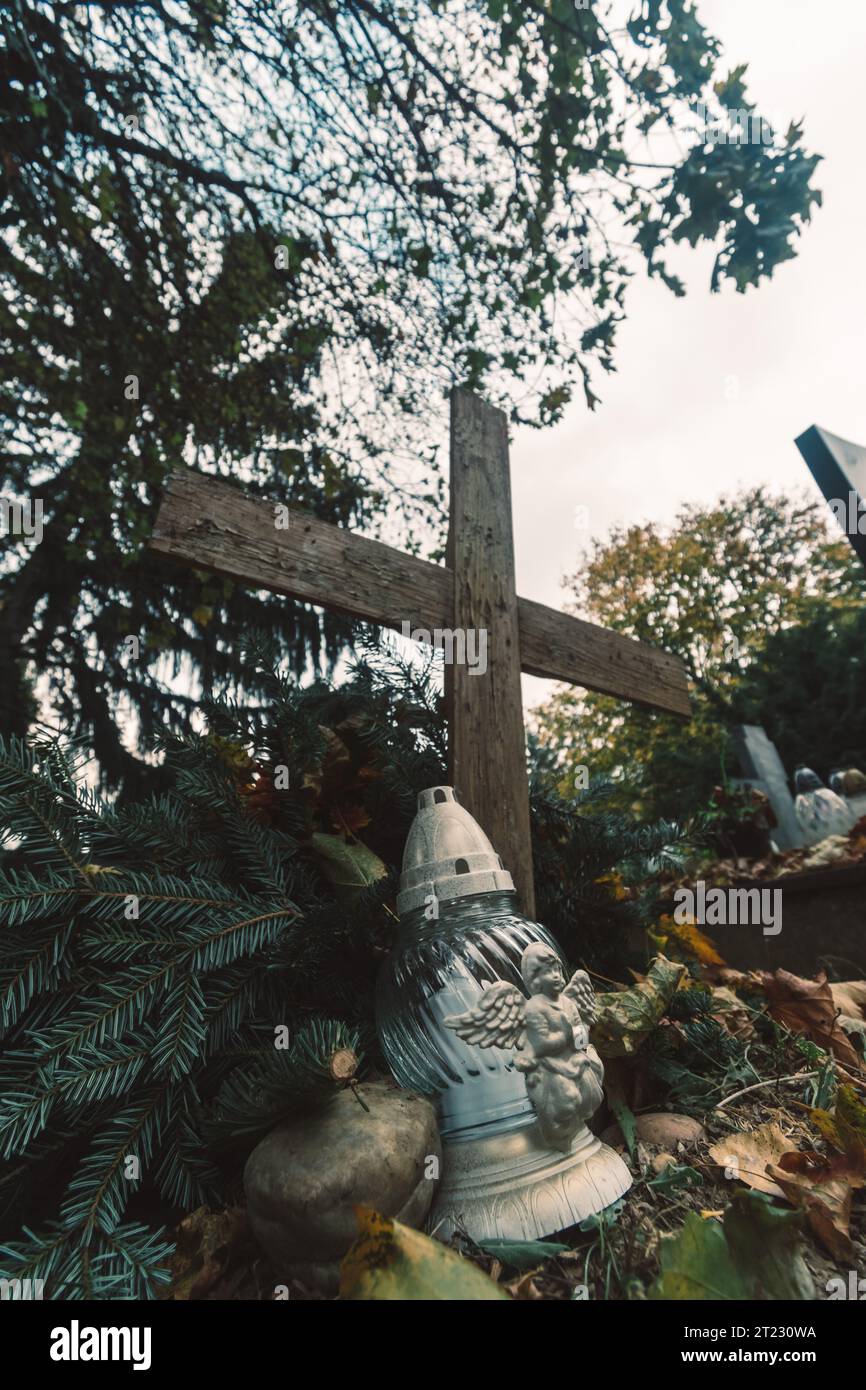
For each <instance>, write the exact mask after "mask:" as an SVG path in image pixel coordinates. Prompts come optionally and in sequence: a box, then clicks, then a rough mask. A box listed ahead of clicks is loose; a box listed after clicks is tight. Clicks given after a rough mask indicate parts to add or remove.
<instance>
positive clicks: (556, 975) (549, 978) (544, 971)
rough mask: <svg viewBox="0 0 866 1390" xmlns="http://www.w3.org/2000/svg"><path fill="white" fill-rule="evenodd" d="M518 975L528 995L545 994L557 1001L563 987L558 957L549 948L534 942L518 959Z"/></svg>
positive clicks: (563, 976) (563, 978) (563, 981)
mask: <svg viewBox="0 0 866 1390" xmlns="http://www.w3.org/2000/svg"><path fill="white" fill-rule="evenodd" d="M520 973H521V975H522V976H523V983H524V984H525V985H526V988H527V989H528V991H529V993H530V994H546V995H547V998H548V999H557V998H558V997H559V995H560V994H561V993H562V990H563V988H564V986H565V975H564V974H563V970H562V964H561V962H560V959H559V956H558V955H557V954H556V952H555V951H553V950H551V948H550V947H549V946H545V945H543V944H542V943H541V942H540V941H535V942H533V944H532V945H531V946H527V948H526V950H525V951H524V952H523V955H522V956H521V958H520Z"/></svg>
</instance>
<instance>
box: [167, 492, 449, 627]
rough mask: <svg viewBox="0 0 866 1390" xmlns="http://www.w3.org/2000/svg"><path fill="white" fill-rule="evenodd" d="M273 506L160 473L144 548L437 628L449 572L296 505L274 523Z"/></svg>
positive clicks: (352, 611) (388, 621)
mask: <svg viewBox="0 0 866 1390" xmlns="http://www.w3.org/2000/svg"><path fill="white" fill-rule="evenodd" d="M275 520H276V513H275V509H274V506H273V505H272V504H271V503H269V502H264V501H262V500H261V498H253V497H246V496H245V495H244V494H243V493H242V492H241V491H240V490H239V489H238V488H237V487H235V486H232V485H231V484H229V483H226V482H224V481H223V480H222V479H219V478H208V477H204V476H203V475H202V474H200V473H193V472H192V471H191V470H189V469H185V470H183V471H179V472H175V473H173V474H172V475H171V476H170V478H169V479H168V483H167V485H166V490H165V494H164V498H163V502H162V505H161V507H160V509H159V514H158V516H157V519H156V525H155V527H154V530H153V536H152V538H151V540H150V542H149V545H150V549H151V550H155V551H158V552H159V553H160V554H162V555H167V556H169V557H171V558H172V559H174V560H178V561H181V562H183V563H185V564H189V565H195V566H196V567H197V568H200V569H212V570H215V571H216V572H217V573H218V574H226V575H229V576H231V577H232V578H234V579H238V580H242V581H243V583H244V584H247V585H249V586H250V587H251V588H259V589H272V590H273V591H274V592H275V593H281V594H289V595H291V597H292V598H298V599H305V600H307V601H308V602H309V603H319V604H323V605H324V606H325V607H326V608H333V609H334V610H335V611H337V612H341V613H347V614H349V615H350V616H352V617H357V618H364V619H366V620H367V621H369V622H372V623H381V624H382V625H384V626H386V627H396V628H397V629H399V628H400V625H401V623H403V622H405V621H409V622H411V623H412V625H413V627H414V626H417V625H420V626H421V627H443V626H447V623H446V622H443V616H444V615H445V614H447V613H449V612H450V611H451V608H452V605H453V598H452V587H453V585H452V579H451V576H450V575H449V574H448V572H447V571H446V570H445V569H444V568H442V567H441V566H439V565H431V564H429V563H428V562H427V561H426V560H419V559H417V558H416V557H415V556H413V555H405V554H403V552H402V551H400V550H395V549H394V548H393V547H392V546H389V545H384V544H382V542H381V541H374V540H368V538H367V537H366V536H359V535H357V534H356V533H355V532H353V531H347V530H344V529H343V528H342V527H339V526H332V525H331V524H330V523H329V522H326V521H320V520H319V519H318V518H317V517H314V516H310V515H309V514H308V513H306V512H302V511H300V510H299V509H297V508H292V509H290V517H289V526H288V529H286V530H277V529H276V526H275Z"/></svg>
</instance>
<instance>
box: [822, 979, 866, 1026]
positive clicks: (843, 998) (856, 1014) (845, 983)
mask: <svg viewBox="0 0 866 1390" xmlns="http://www.w3.org/2000/svg"><path fill="white" fill-rule="evenodd" d="M830 993H831V995H832V996H833V1003H834V1005H835V1007H836V1008H837V1009H838V1010H839V1012H840V1013H841V1014H844V1016H845V1017H846V1018H853V1019H856V1020H857V1022H858V1023H862V1022H863V1021H864V1020H866V980H842V981H840V982H839V983H838V984H831V986H830Z"/></svg>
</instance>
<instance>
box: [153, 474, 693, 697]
mask: <svg viewBox="0 0 866 1390" xmlns="http://www.w3.org/2000/svg"><path fill="white" fill-rule="evenodd" d="M290 511H291V521H290V525H289V529H288V530H287V531H277V530H275V528H274V509H273V507H272V505H271V504H270V503H268V502H263V501H262V500H261V499H260V498H251V497H245V496H244V494H243V493H242V492H241V491H240V489H239V488H238V487H237V486H235V485H234V484H231V483H227V482H225V481H223V480H222V479H219V478H209V477H206V476H204V475H202V474H200V473H193V472H192V471H191V470H190V469H184V470H181V471H178V472H176V473H173V474H172V475H171V477H170V478H169V480H168V483H167V486H166V491H165V495H164V499H163V503H162V506H161V508H160V511H159V515H158V517H157V520H156V525H155V527H154V531H153V536H152V538H151V540H150V542H149V547H150V549H151V550H154V551H157V552H159V553H160V554H162V555H166V556H168V557H170V558H173V559H174V560H177V561H178V562H180V563H183V564H188V565H195V566H196V567H198V568H201V569H212V570H214V571H216V572H217V573H219V574H226V575H229V576H231V577H232V578H234V579H238V580H240V581H242V582H243V583H245V584H248V585H250V586H251V587H258V588H262V589H272V590H274V591H275V592H277V593H283V594H288V595H290V596H291V597H293V598H299V599H305V600H307V601H308V602H309V603H318V604H324V605H325V607H328V608H333V609H334V610H336V611H339V612H343V613H347V614H349V615H351V616H353V617H358V618H364V619H366V620H367V621H368V622H373V623H381V624H382V625H383V626H385V627H394V628H397V629H398V630H399V628H400V626H401V624H402V623H403V622H406V621H408V622H410V623H411V624H412V626H413V627H416V626H419V627H426V628H431V629H432V628H435V627H438V628H453V627H454V625H455V624H454V598H453V594H454V575H453V571H451V570H450V569H449V568H448V567H446V566H444V565H431V564H429V563H428V562H427V561H426V560H419V559H417V558H416V557H415V556H412V555H405V554H404V553H403V552H402V551H400V550H395V549H394V548H393V547H392V546H389V545H384V544H382V543H381V542H380V541H373V540H368V539H367V537H366V536H359V535H357V533H355V532H353V531H347V530H344V529H342V528H341V527H337V526H332V525H330V524H329V523H328V522H325V521H319V520H318V518H316V517H311V516H309V515H308V514H307V513H305V512H302V511H299V510H297V509H295V508H292V509H290ZM517 611H518V619H519V625H520V664H521V670H523V671H526V672H527V673H528V674H529V675H533V676H547V677H550V678H552V679H554V680H562V681H568V682H570V683H571V684H573V685H582V686H585V687H586V688H587V689H589V690H600V691H602V692H603V693H605V694H607V695H616V696H618V697H619V698H620V699H623V700H629V701H630V702H632V703H634V704H640V705H646V706H648V707H649V708H651V709H662V710H669V711H671V712H672V713H674V714H682V715H686V716H687V715H688V714H689V712H690V710H689V697H688V685H687V682H686V676H685V670H684V668H683V665H682V662H681V661H679V659H678V658H677V657H673V656H669V655H668V654H667V653H666V652H661V651H658V650H657V649H656V648H655V647H649V646H646V645H645V644H644V643H641V642H634V641H633V640H632V639H631V638H629V637H623V636H621V635H620V634H619V633H615V632H608V631H607V630H606V629H605V628H602V627H598V626H597V625H596V624H594V623H587V622H584V621H583V620H582V619H580V618H572V617H569V615H568V614H566V613H558V612H556V611H555V610H554V609H552V608H545V607H544V605H543V604H540V603H533V602H532V601H531V600H530V599H525V598H518V600H517ZM473 679H476V677H473Z"/></svg>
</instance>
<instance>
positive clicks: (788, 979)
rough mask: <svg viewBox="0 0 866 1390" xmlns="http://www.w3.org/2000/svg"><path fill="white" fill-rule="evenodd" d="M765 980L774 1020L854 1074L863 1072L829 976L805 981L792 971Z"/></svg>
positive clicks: (765, 973) (768, 975) (764, 974)
mask: <svg viewBox="0 0 866 1390" xmlns="http://www.w3.org/2000/svg"><path fill="white" fill-rule="evenodd" d="M762 980H763V984H764V989H765V991H766V994H767V1003H768V1007H769V1011H770V1016H771V1018H774V1019H775V1020H776V1022H777V1023H781V1024H784V1026H785V1027H786V1028H790V1030H791V1032H792V1033H803V1034H805V1035H806V1036H807V1037H809V1038H811V1039H812V1041H813V1042H816V1043H819V1044H820V1045H821V1046H822V1047H825V1048H827V1050H828V1051H829V1052H832V1053H833V1055H834V1057H837V1058H838V1060H839V1061H840V1062H843V1063H844V1064H845V1066H846V1067H850V1068H851V1070H852V1071H858V1070H860V1057H859V1055H858V1053H857V1052H856V1051H855V1049H854V1047H853V1045H852V1043H851V1041H850V1039H849V1038H847V1037H846V1035H845V1033H844V1031H843V1030H842V1028H840V1026H839V1022H838V1020H837V1018H836V1005H835V1004H834V1003H833V995H832V993H831V992H830V986H829V984H828V983H827V977H826V975H824V974H821V975H820V976H819V977H818V979H817V980H804V979H802V978H801V977H800V976H799V975H792V974H791V972H790V971H789V970H776V971H774V972H773V973H772V974H771V973H770V972H769V971H767V970H764V971H762Z"/></svg>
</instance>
